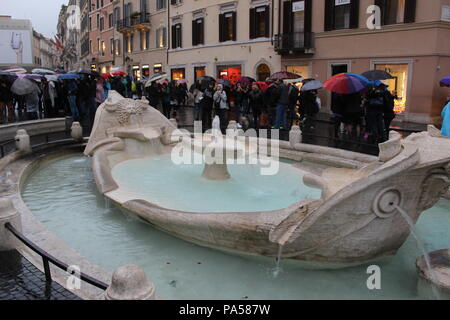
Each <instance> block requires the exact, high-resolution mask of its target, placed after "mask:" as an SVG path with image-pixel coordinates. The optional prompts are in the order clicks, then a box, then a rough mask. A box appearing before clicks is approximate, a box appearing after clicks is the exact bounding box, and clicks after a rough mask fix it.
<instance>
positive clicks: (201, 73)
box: [194, 67, 206, 82]
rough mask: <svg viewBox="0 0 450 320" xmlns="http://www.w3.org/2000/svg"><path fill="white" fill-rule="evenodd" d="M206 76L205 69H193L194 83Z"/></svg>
mask: <svg viewBox="0 0 450 320" xmlns="http://www.w3.org/2000/svg"><path fill="white" fill-rule="evenodd" d="M204 76H206V67H194V82H197V80H199V79H200V78H201V77H204Z"/></svg>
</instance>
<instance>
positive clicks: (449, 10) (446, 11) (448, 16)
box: [442, 6, 450, 21]
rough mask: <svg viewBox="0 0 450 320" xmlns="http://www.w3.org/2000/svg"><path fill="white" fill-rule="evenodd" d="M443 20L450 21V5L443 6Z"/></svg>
mask: <svg viewBox="0 0 450 320" xmlns="http://www.w3.org/2000/svg"><path fill="white" fill-rule="evenodd" d="M442 21H450V6H442Z"/></svg>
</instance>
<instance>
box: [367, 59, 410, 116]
mask: <svg viewBox="0 0 450 320" xmlns="http://www.w3.org/2000/svg"><path fill="white" fill-rule="evenodd" d="M374 65H375V69H376V70H383V71H386V72H387V73H389V74H390V75H392V76H393V79H390V80H384V81H383V82H384V83H385V84H386V85H388V86H389V87H388V89H389V91H391V93H392V94H393V95H394V96H397V97H398V99H397V100H395V107H394V111H395V113H397V114H400V113H403V112H405V111H406V108H407V104H408V100H407V96H408V79H409V73H410V72H409V64H408V63H375V64H374Z"/></svg>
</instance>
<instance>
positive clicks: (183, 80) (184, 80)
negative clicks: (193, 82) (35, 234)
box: [177, 79, 187, 84]
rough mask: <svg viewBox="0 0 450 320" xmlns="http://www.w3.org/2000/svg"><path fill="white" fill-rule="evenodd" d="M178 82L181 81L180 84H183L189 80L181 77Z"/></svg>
mask: <svg viewBox="0 0 450 320" xmlns="http://www.w3.org/2000/svg"><path fill="white" fill-rule="evenodd" d="M177 82H178V83H180V84H183V83H187V80H186V79H179V80H178V81H177Z"/></svg>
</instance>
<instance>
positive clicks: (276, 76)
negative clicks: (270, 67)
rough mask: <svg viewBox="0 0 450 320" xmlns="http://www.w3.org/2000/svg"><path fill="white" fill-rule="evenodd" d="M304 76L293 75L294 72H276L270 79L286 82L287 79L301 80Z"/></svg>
mask: <svg viewBox="0 0 450 320" xmlns="http://www.w3.org/2000/svg"><path fill="white" fill-rule="evenodd" d="M301 77H302V76H300V75H298V74H295V73H292V72H287V71H280V72H276V73H274V74H273V75H272V76H271V77H270V79H272V80H278V79H281V80H285V79H298V78H301Z"/></svg>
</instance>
